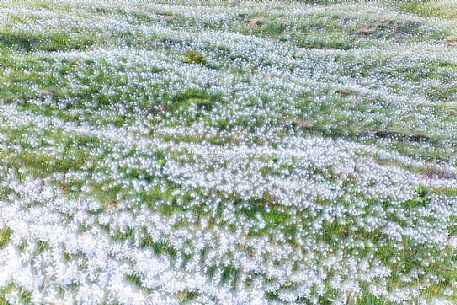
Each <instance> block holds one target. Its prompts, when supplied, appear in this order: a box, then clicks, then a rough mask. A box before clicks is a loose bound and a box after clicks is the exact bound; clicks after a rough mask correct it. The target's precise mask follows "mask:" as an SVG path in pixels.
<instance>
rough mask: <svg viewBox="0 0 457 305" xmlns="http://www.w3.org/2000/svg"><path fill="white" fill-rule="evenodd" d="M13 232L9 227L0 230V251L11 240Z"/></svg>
mask: <svg viewBox="0 0 457 305" xmlns="http://www.w3.org/2000/svg"><path fill="white" fill-rule="evenodd" d="M12 234H13V231H12V230H11V228H10V227H5V228H3V229H1V230H0V249H2V248H4V247H5V246H6V245H7V244H8V242H9V241H10V239H11V235H12Z"/></svg>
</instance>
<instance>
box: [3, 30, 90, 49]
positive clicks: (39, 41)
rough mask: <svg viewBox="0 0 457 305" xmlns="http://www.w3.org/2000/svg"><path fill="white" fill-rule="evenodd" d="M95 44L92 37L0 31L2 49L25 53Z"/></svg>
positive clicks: (78, 47)
mask: <svg viewBox="0 0 457 305" xmlns="http://www.w3.org/2000/svg"><path fill="white" fill-rule="evenodd" d="M94 43H95V39H94V38H92V37H91V36H90V35H85V36H82V37H80V38H76V39H75V38H71V37H70V35H69V34H67V33H53V34H49V35H37V34H33V33H30V32H10V31H7V30H5V29H3V30H1V31H0V48H6V49H12V50H18V51H25V52H32V51H38V50H41V51H48V52H52V51H60V50H70V49H85V48H87V47H89V46H91V45H93V44H94Z"/></svg>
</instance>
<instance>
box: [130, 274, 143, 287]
mask: <svg viewBox="0 0 457 305" xmlns="http://www.w3.org/2000/svg"><path fill="white" fill-rule="evenodd" d="M127 280H128V281H129V282H131V283H132V284H134V285H135V286H137V287H142V285H143V281H141V278H140V276H139V275H138V274H135V273H133V274H129V275H128V276H127Z"/></svg>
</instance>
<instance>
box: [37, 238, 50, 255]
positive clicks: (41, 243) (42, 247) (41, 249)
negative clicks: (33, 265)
mask: <svg viewBox="0 0 457 305" xmlns="http://www.w3.org/2000/svg"><path fill="white" fill-rule="evenodd" d="M47 249H49V243H48V242H47V241H43V240H39V241H38V244H37V247H36V254H41V253H43V252H44V251H46V250H47Z"/></svg>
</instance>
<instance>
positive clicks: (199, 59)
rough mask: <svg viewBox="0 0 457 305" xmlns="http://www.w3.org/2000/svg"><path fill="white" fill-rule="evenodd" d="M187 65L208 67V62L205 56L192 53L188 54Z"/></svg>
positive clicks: (195, 52)
mask: <svg viewBox="0 0 457 305" xmlns="http://www.w3.org/2000/svg"><path fill="white" fill-rule="evenodd" d="M185 63H188V64H196V65H206V64H208V61H207V60H206V58H205V56H203V54H201V53H199V52H197V51H190V52H187V53H186V60H185Z"/></svg>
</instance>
